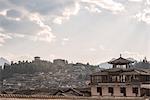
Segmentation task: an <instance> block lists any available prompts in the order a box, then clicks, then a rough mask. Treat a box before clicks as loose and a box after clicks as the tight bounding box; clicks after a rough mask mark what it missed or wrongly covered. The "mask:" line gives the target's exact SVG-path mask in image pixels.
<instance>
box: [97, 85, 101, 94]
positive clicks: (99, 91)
mask: <svg viewBox="0 0 150 100" xmlns="http://www.w3.org/2000/svg"><path fill="white" fill-rule="evenodd" d="M97 92H98V93H99V95H102V88H101V87H97Z"/></svg>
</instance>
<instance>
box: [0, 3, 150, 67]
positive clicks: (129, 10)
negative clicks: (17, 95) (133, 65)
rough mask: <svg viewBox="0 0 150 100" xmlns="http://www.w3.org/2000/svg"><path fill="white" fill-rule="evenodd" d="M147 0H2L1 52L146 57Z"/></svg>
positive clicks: (18, 56) (9, 55) (96, 59)
mask: <svg viewBox="0 0 150 100" xmlns="http://www.w3.org/2000/svg"><path fill="white" fill-rule="evenodd" d="M149 32H150V0H0V57H4V58H6V59H8V60H9V61H11V60H13V61H18V60H32V59H33V57H34V56H40V57H41V59H45V60H50V61H52V60H53V59H57V58H59V59H66V60H68V61H69V62H82V63H87V62H89V63H90V64H99V63H101V62H105V61H108V60H110V59H112V58H117V57H119V55H120V54H122V56H123V57H124V58H134V59H137V60H141V59H143V58H144V57H145V56H146V57H147V59H148V60H150V52H149V51H150V33H149Z"/></svg>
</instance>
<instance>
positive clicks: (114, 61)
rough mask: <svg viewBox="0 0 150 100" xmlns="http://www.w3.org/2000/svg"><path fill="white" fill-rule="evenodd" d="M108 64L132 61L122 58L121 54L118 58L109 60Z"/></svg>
mask: <svg viewBox="0 0 150 100" xmlns="http://www.w3.org/2000/svg"><path fill="white" fill-rule="evenodd" d="M108 63H109V64H115V65H126V64H129V63H133V61H130V60H127V59H125V58H122V57H121V56H120V57H119V58H118V59H115V60H113V61H109V62H108Z"/></svg>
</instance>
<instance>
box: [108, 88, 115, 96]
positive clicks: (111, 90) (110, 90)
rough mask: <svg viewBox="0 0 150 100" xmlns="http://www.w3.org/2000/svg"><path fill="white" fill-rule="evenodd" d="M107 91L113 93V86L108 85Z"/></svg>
mask: <svg viewBox="0 0 150 100" xmlns="http://www.w3.org/2000/svg"><path fill="white" fill-rule="evenodd" d="M108 93H111V95H113V94H114V88H113V87H108Z"/></svg>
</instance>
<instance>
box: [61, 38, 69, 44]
mask: <svg viewBox="0 0 150 100" xmlns="http://www.w3.org/2000/svg"><path fill="white" fill-rule="evenodd" d="M68 41H69V38H63V39H62V42H61V44H62V45H66V43H67V42H68Z"/></svg>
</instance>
